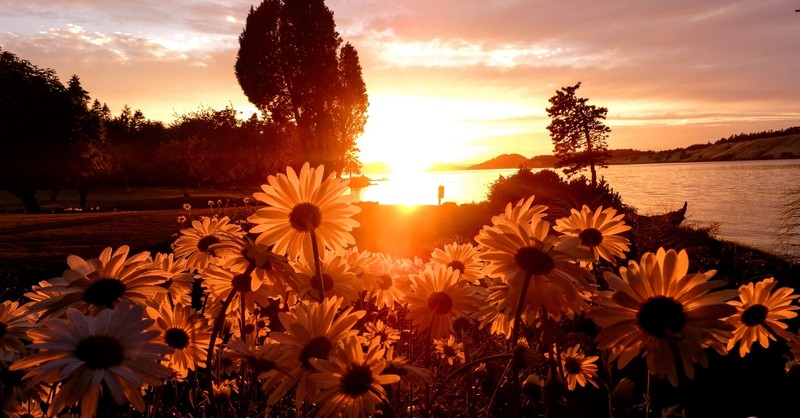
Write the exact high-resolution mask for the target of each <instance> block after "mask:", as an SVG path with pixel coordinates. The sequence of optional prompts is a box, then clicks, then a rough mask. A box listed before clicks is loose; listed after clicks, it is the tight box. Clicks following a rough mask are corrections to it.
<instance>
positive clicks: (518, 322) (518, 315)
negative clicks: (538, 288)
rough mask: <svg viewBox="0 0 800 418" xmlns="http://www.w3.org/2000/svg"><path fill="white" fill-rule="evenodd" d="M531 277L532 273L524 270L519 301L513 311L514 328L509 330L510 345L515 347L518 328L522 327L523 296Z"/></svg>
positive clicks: (525, 293) (526, 291)
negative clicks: (515, 309)
mask: <svg viewBox="0 0 800 418" xmlns="http://www.w3.org/2000/svg"><path fill="white" fill-rule="evenodd" d="M532 277H533V275H531V273H528V272H525V278H524V279H523V280H524V281H523V282H522V292H520V294H519V301H517V311H516V312H515V313H514V328H513V329H512V330H511V345H512V346H513V347H516V344H517V336H518V335H519V329H520V328H521V327H522V310H523V309H524V307H525V296H526V295H527V293H528V287H529V286H530V284H531V279H532Z"/></svg>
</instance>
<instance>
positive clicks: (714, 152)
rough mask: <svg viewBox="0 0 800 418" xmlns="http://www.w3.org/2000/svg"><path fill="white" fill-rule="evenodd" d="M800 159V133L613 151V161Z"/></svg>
mask: <svg viewBox="0 0 800 418" xmlns="http://www.w3.org/2000/svg"><path fill="white" fill-rule="evenodd" d="M789 158H800V134H795V135H785V136H777V137H772V138H759V139H751V140H746V141H736V142H718V143H715V144H698V145H692V146H689V147H686V148H677V149H672V150H667V151H636V150H630V149H627V150H612V151H611V158H610V159H609V160H608V163H609V164H642V163H673V162H675V163H677V162H700V161H739V160H776V159H789Z"/></svg>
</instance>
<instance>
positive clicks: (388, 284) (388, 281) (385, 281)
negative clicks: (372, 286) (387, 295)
mask: <svg viewBox="0 0 800 418" xmlns="http://www.w3.org/2000/svg"><path fill="white" fill-rule="evenodd" d="M378 279H379V280H378V287H380V288H381V289H383V290H389V289H391V288H392V276H389V275H388V274H384V275H383V276H380V277H378Z"/></svg>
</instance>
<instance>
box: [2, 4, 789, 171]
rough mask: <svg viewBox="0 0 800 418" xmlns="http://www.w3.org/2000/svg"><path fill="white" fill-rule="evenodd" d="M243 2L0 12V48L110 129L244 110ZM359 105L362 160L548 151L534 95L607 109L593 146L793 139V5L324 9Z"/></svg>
mask: <svg viewBox="0 0 800 418" xmlns="http://www.w3.org/2000/svg"><path fill="white" fill-rule="evenodd" d="M258 4H259V3H257V2H252V1H249V0H170V1H164V0H158V1H156V0H130V1H124V2H120V1H117V0H113V1H112V0H92V1H89V0H60V1H59V2H53V1H51V0H24V1H21V0H20V1H17V0H0V46H1V47H2V49H3V50H7V51H10V52H12V53H14V54H16V55H17V56H19V57H20V58H23V59H27V60H29V61H31V62H32V63H33V64H35V65H37V66H39V67H46V68H52V69H54V70H55V71H56V72H57V73H58V75H59V76H60V77H61V79H62V80H63V81H65V82H66V80H68V78H69V77H70V76H71V75H72V74H77V75H78V76H79V77H80V79H81V82H82V84H83V86H84V88H85V89H86V90H88V91H89V93H90V95H91V96H92V98H93V99H99V100H100V101H101V102H105V103H107V104H108V105H109V107H110V108H111V111H112V113H113V114H115V115H116V114H119V112H120V110H121V108H122V106H123V105H125V104H127V105H129V106H130V107H131V108H133V109H141V110H142V111H143V112H144V114H145V116H146V117H147V118H148V119H154V120H161V121H164V122H166V123H169V122H171V121H173V120H174V119H175V116H176V115H179V114H184V113H188V112H191V111H195V110H198V109H200V108H201V107H203V106H210V107H213V108H222V107H225V106H226V105H232V106H234V107H235V108H237V109H240V110H242V111H243V112H245V113H247V114H249V113H250V112H252V107H251V106H249V103H248V102H247V99H246V98H245V97H244V95H243V94H242V92H241V89H240V88H239V85H238V83H237V81H236V77H235V75H234V72H233V65H234V62H235V59H236V53H237V51H238V47H239V44H238V36H239V34H240V33H241V31H242V29H243V27H244V20H245V18H246V16H247V13H248V11H249V9H250V6H251V5H254V6H257V5H258ZM326 4H327V5H328V7H330V8H331V9H332V10H333V12H334V18H335V20H336V24H337V29H338V31H339V32H340V33H341V35H342V37H343V39H344V40H345V41H348V42H351V43H352V44H353V45H354V46H355V47H356V49H357V50H358V52H359V55H360V58H361V64H362V66H363V76H364V80H365V82H366V84H367V89H368V93H369V98H370V103H371V105H370V109H369V121H368V123H367V127H366V132H365V134H364V136H363V137H362V138H361V139H360V141H359V146H360V148H361V149H362V154H361V159H362V161H364V162H374V161H387V162H395V163H396V164H401V163H402V161H406V162H407V163H408V164H412V165H413V164H417V165H421V166H424V165H427V164H428V163H430V162H432V161H438V162H457V161H460V162H479V161H483V160H485V159H488V158H490V157H493V156H496V155H498V154H502V153H512V152H516V153H519V154H523V155H526V156H529V157H530V156H533V155H539V154H549V153H551V152H552V143H551V142H550V139H549V134H548V132H547V130H546V126H547V124H548V123H549V119H548V118H547V114H546V112H545V108H546V107H547V106H548V101H547V100H548V98H549V97H551V96H553V94H554V93H555V91H556V90H558V89H559V88H561V87H563V86H569V85H573V84H575V83H577V82H578V81H581V82H582V85H581V88H580V89H579V90H578V93H579V95H581V96H584V97H588V98H589V103H590V104H595V105H597V106H604V107H607V108H608V120H607V125H608V126H609V127H611V129H612V132H611V135H610V137H609V140H608V143H609V147H610V148H612V149H614V148H636V149H643V150H645V149H651V150H659V149H668V148H674V147H678V146H686V145H690V144H694V143H699V142H707V141H714V140H717V139H719V138H720V137H727V136H729V135H731V134H735V133H740V132H745V133H748V132H755V131H762V130H768V129H773V130H775V129H783V128H787V127H790V126H797V125H800V13H796V12H795V9H800V0H792V1H787V0H746V1H745V0H735V1H731V0H713V1H685V0H682V1H641V0H639V1H620V0H614V1H589V0H570V1H534V0H328V1H327V2H326Z"/></svg>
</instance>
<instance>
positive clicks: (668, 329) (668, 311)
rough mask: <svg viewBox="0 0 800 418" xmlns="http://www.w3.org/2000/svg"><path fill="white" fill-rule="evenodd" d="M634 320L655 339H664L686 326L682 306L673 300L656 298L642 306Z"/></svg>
mask: <svg viewBox="0 0 800 418" xmlns="http://www.w3.org/2000/svg"><path fill="white" fill-rule="evenodd" d="M636 320H637V321H638V324H639V327H640V328H641V329H643V330H644V331H645V332H646V333H648V334H650V335H652V336H654V337H657V338H666V337H669V336H673V335H676V334H680V333H681V331H683V327H684V325H686V313H685V312H684V311H683V305H681V304H680V303H678V302H676V301H675V299H673V298H669V297H666V296H656V297H652V298H650V299H648V300H647V301H646V302H645V303H643V304H642V306H641V308H639V312H637V313H636Z"/></svg>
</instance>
